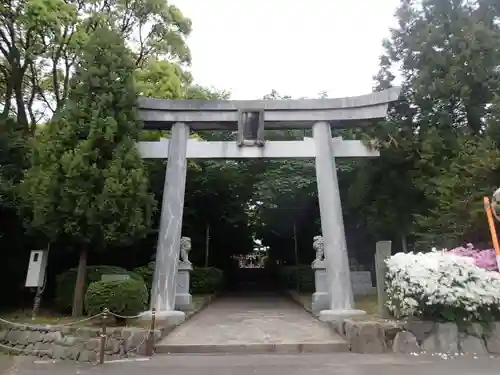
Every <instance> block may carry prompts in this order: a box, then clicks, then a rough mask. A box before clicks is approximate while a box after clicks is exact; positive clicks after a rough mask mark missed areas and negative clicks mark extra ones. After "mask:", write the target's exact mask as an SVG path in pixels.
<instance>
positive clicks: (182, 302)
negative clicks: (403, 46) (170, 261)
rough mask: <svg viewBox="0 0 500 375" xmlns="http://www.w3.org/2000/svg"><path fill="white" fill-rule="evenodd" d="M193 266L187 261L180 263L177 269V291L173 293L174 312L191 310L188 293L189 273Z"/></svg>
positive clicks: (191, 303)
mask: <svg viewBox="0 0 500 375" xmlns="http://www.w3.org/2000/svg"><path fill="white" fill-rule="evenodd" d="M192 270H193V265H192V264H191V262H190V261H189V260H188V261H180V262H179V268H178V269H177V289H176V291H175V308H176V310H181V311H189V310H192V308H193V297H192V296H191V293H189V286H190V273H191V271H192Z"/></svg>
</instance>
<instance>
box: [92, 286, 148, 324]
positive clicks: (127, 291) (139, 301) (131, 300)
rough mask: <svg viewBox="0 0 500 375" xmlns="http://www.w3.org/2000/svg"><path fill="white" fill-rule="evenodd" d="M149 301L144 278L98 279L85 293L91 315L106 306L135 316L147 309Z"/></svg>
mask: <svg viewBox="0 0 500 375" xmlns="http://www.w3.org/2000/svg"><path fill="white" fill-rule="evenodd" d="M147 302H148V291H147V289H146V285H145V284H144V281H142V280H134V279H129V280H113V281H96V282H94V283H92V284H90V285H89V287H88V289H87V293H86V294H85V310H86V311H87V314H88V315H90V316H93V315H97V314H99V313H101V312H102V311H103V310H104V309H105V308H107V309H109V311H111V312H113V313H116V314H119V315H124V316H133V315H137V314H139V313H140V312H142V311H144V310H146V306H147ZM118 320H119V321H120V320H121V321H123V319H118Z"/></svg>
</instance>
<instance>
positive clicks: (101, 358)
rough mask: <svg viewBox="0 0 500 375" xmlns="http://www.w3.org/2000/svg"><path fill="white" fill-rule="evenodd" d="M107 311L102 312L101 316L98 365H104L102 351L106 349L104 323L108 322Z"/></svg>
mask: <svg viewBox="0 0 500 375" xmlns="http://www.w3.org/2000/svg"><path fill="white" fill-rule="evenodd" d="M108 311H109V310H108V309H104V310H103V314H102V331H101V344H100V347H99V364H100V365H102V364H103V363H104V350H105V348H106V335H107V334H106V323H107V321H108Z"/></svg>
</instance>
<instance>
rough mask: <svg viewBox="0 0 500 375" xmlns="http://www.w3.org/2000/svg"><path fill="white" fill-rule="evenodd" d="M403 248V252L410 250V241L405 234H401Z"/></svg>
mask: <svg viewBox="0 0 500 375" xmlns="http://www.w3.org/2000/svg"><path fill="white" fill-rule="evenodd" d="M401 249H402V250H403V253H407V252H408V242H407V238H406V235H405V234H402V235H401Z"/></svg>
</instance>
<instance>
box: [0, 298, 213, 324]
mask: <svg viewBox="0 0 500 375" xmlns="http://www.w3.org/2000/svg"><path fill="white" fill-rule="evenodd" d="M208 297H209V296H208V295H195V296H193V310H192V311H197V310H199V309H200V308H201V307H202V306H203V305H204V304H205V302H206V300H207V298H208ZM0 318H2V319H5V320H8V321H9V322H13V323H18V324H41V325H67V324H70V323H73V322H75V321H78V320H81V319H85V318H86V317H85V316H83V317H81V318H79V319H74V318H73V317H71V316H68V315H64V314H60V313H57V312H54V311H52V310H49V309H40V311H39V313H38V316H37V317H36V318H35V319H32V318H31V310H28V309H26V310H14V311H7V312H3V313H0ZM100 324H101V323H100V319H99V318H96V319H93V320H91V321H84V322H81V323H75V324H71V326H78V327H82V326H83V327H85V326H88V327H94V328H95V327H98V326H99V325H100ZM150 324H151V323H150V321H149V320H142V319H129V320H128V321H127V325H126V326H127V327H138V328H149V326H150Z"/></svg>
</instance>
